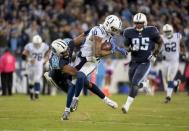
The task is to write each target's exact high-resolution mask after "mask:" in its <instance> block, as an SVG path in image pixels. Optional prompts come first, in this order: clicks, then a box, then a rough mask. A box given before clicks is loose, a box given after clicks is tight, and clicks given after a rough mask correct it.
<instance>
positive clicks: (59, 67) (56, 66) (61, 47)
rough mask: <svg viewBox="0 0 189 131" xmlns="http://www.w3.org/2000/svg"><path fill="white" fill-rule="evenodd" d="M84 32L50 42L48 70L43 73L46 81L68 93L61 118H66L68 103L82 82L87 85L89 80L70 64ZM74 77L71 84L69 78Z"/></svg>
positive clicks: (67, 115)
mask: <svg viewBox="0 0 189 131" xmlns="http://www.w3.org/2000/svg"><path fill="white" fill-rule="evenodd" d="M83 37H84V34H82V35H80V36H78V37H76V38H75V39H73V40H72V39H57V40H54V41H53V42H52V44H51V50H52V51H51V54H50V58H49V66H50V71H49V72H46V73H45V74H44V76H45V78H46V79H47V81H48V82H49V83H50V84H52V85H53V86H55V87H58V88H61V89H62V90H63V91H65V92H66V93H68V96H67V103H66V108H65V112H64V114H63V116H62V119H64V120H68V119H69V114H70V105H71V102H72V97H73V95H74V94H75V93H77V92H80V90H81V89H82V88H83V84H86V85H89V82H88V80H87V78H86V76H85V74H83V73H82V72H79V71H77V69H76V68H74V67H72V66H70V65H69V64H70V61H71V58H72V52H73V50H74V48H75V46H77V45H80V43H81V41H82V40H83ZM72 76H73V77H76V79H77V81H76V84H75V85H73V84H72V82H71V79H72Z"/></svg>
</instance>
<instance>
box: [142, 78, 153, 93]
mask: <svg viewBox="0 0 189 131" xmlns="http://www.w3.org/2000/svg"><path fill="white" fill-rule="evenodd" d="M143 84H144V85H143V86H144V87H143V88H144V91H145V92H146V93H147V95H150V96H153V95H154V93H153V91H152V88H151V87H150V83H149V80H147V81H146V82H144V83H143Z"/></svg>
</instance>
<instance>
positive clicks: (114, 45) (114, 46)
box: [111, 41, 116, 54]
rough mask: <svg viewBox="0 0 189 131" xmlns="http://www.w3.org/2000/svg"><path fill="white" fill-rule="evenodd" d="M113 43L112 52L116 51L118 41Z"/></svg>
mask: <svg viewBox="0 0 189 131" xmlns="http://www.w3.org/2000/svg"><path fill="white" fill-rule="evenodd" d="M111 44H112V50H111V52H112V54H113V53H114V52H115V51H116V41H111Z"/></svg>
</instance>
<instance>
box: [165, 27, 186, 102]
mask: <svg viewBox="0 0 189 131" xmlns="http://www.w3.org/2000/svg"><path fill="white" fill-rule="evenodd" d="M161 37H162V39H163V47H162V55H163V59H164V60H163V62H162V64H163V69H162V73H163V80H164V83H167V84H165V86H168V87H167V88H166V89H167V90H166V91H167V96H166V98H165V101H164V102H165V103H169V102H170V101H171V96H172V92H173V88H174V87H176V86H178V85H179V84H180V82H179V80H174V79H175V76H176V73H177V71H178V67H179V54H180V53H181V55H182V56H186V48H185V45H184V42H183V40H182V35H181V34H180V33H174V31H173V27H172V25H170V24H165V25H164V26H163V35H161Z"/></svg>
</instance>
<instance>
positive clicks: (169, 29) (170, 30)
mask: <svg viewBox="0 0 189 131" xmlns="http://www.w3.org/2000/svg"><path fill="white" fill-rule="evenodd" d="M163 33H164V35H165V36H166V37H167V38H171V37H172V36H173V26H172V25H170V24H165V25H164V26H163Z"/></svg>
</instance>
